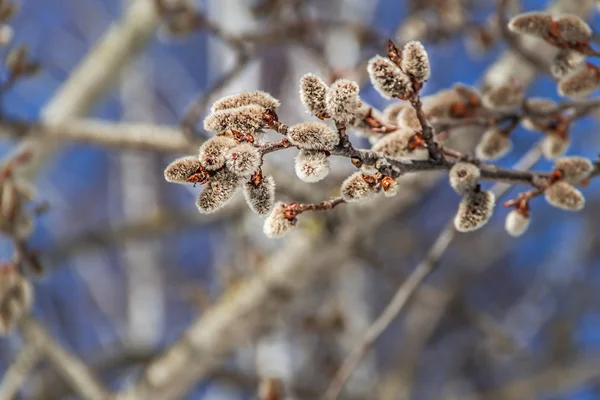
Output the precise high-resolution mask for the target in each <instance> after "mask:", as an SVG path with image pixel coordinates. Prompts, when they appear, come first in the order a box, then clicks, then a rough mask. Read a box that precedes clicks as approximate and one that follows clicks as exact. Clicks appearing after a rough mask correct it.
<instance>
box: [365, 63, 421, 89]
mask: <svg viewBox="0 0 600 400" xmlns="http://www.w3.org/2000/svg"><path fill="white" fill-rule="evenodd" d="M367 72H368V73H369V78H370V79H371V83H372V84H373V87H374V88H375V90H377V92H379V94H380V95H381V96H382V97H383V98H386V99H391V98H393V97H397V98H399V99H408V98H409V97H411V96H412V95H413V94H414V89H413V87H412V82H411V80H410V78H409V77H408V76H407V75H406V74H405V73H404V72H402V70H401V69H400V68H398V66H397V65H396V64H394V63H393V62H392V61H391V60H390V59H388V58H384V57H381V56H375V57H373V58H371V59H370V60H369V64H368V65H367Z"/></svg>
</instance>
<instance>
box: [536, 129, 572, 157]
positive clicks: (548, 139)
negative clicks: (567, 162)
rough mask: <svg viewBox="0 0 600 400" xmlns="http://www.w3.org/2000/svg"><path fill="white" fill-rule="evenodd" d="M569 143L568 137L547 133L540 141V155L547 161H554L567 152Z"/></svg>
mask: <svg viewBox="0 0 600 400" xmlns="http://www.w3.org/2000/svg"><path fill="white" fill-rule="evenodd" d="M570 144H571V141H570V140H569V138H568V137H564V136H561V135H558V134H556V133H548V134H547V135H546V136H545V137H544V139H543V140H542V153H543V154H544V157H546V159H548V160H554V159H555V158H557V157H560V156H562V155H563V154H565V153H566V152H567V150H568V149H569V146H570Z"/></svg>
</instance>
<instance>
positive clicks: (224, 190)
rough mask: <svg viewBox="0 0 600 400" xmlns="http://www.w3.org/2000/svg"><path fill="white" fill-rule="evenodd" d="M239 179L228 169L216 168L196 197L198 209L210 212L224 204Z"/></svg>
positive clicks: (235, 188) (229, 198)
mask: <svg viewBox="0 0 600 400" xmlns="http://www.w3.org/2000/svg"><path fill="white" fill-rule="evenodd" d="M239 181H240V180H239V177H238V176H237V175H236V174H234V173H233V172H231V171H229V170H228V169H226V168H223V169H220V170H218V171H217V172H216V173H215V174H214V175H213V176H212V178H211V180H210V182H208V184H207V185H206V187H205V188H204V190H202V192H200V194H199V195H198V198H197V199H196V207H197V208H198V211H200V212H201V213H202V214H210V213H213V212H215V211H217V210H219V209H220V208H222V207H223V206H225V205H226V204H227V203H228V202H229V200H231V198H232V197H233V195H234V194H235V192H236V190H237V188H238V187H239Z"/></svg>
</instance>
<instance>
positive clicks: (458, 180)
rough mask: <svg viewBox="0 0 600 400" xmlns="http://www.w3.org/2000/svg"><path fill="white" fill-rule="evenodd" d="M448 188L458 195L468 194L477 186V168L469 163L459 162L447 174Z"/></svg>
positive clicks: (478, 174) (478, 172) (479, 175)
mask: <svg viewBox="0 0 600 400" xmlns="http://www.w3.org/2000/svg"><path fill="white" fill-rule="evenodd" d="M448 177H449V179H450V186H452V189H454V191H455V192H456V193H458V194H462V195H465V194H468V193H470V192H472V191H473V190H474V189H475V187H476V186H477V181H478V180H479V178H480V177H481V171H479V168H478V167H476V166H475V165H473V164H471V163H465V162H459V163H456V164H454V165H453V166H452V168H450V172H449V174H448Z"/></svg>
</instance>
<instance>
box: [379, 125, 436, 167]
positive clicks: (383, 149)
mask: <svg viewBox="0 0 600 400" xmlns="http://www.w3.org/2000/svg"><path fill="white" fill-rule="evenodd" d="M415 134H416V132H415V131H413V130H411V129H407V128H400V129H398V130H397V131H395V132H392V133H388V134H387V135H385V136H384V137H383V138H382V139H380V140H379V141H377V142H376V143H375V144H374V145H373V146H372V147H371V150H373V151H376V152H378V153H383V154H385V155H387V156H389V157H392V158H408V159H411V160H427V159H428V158H429V152H428V151H427V149H415V150H410V149H409V148H408V145H409V143H410V141H411V139H412V137H413V136H414V135H415Z"/></svg>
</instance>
